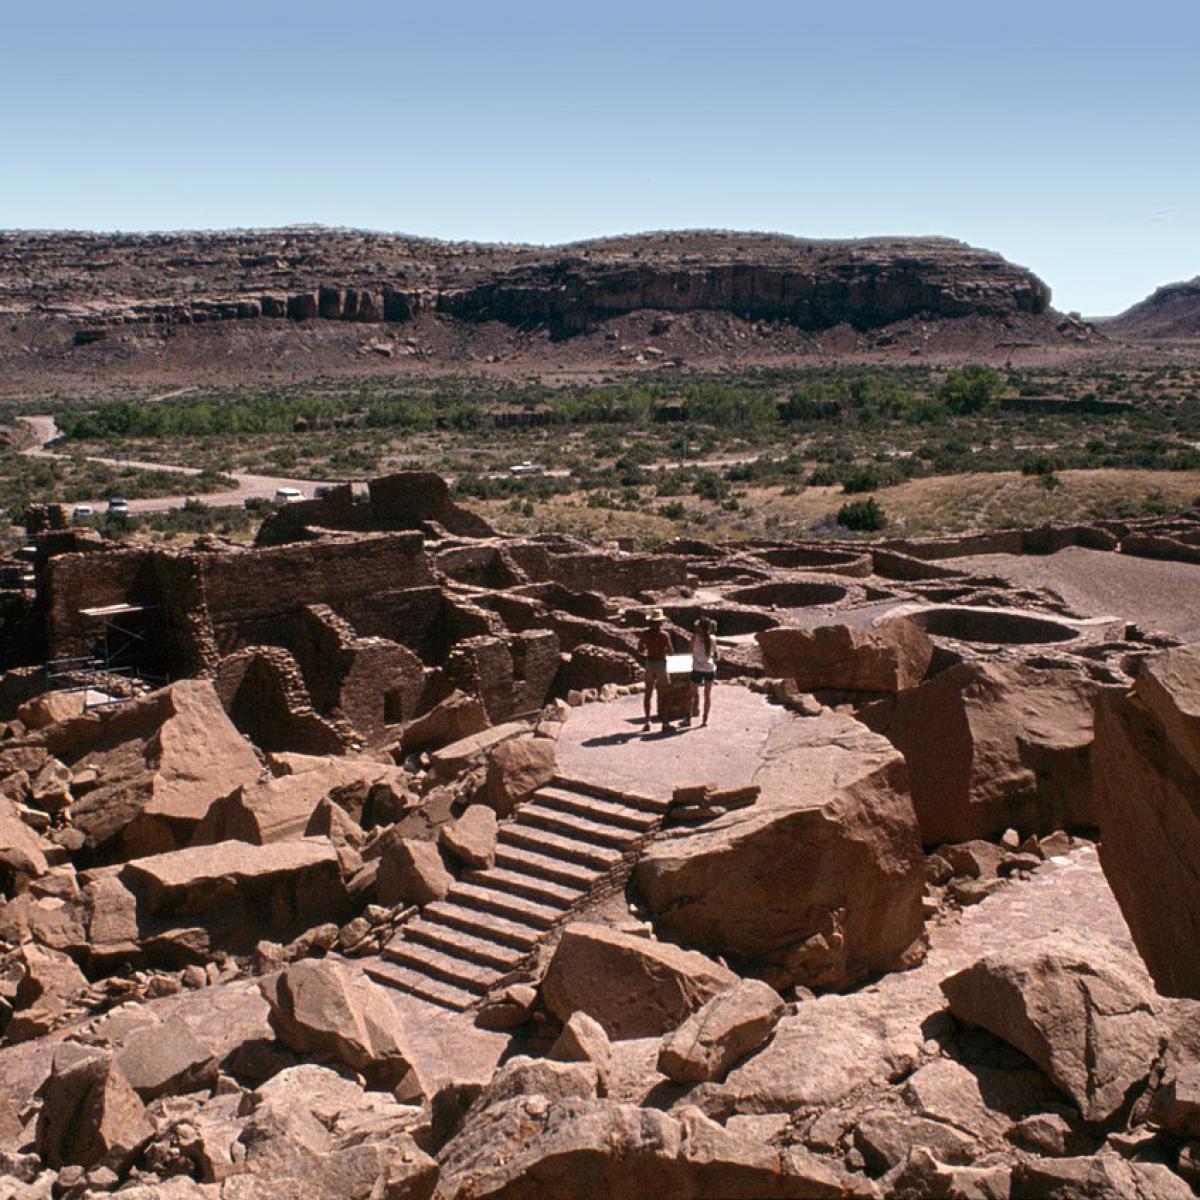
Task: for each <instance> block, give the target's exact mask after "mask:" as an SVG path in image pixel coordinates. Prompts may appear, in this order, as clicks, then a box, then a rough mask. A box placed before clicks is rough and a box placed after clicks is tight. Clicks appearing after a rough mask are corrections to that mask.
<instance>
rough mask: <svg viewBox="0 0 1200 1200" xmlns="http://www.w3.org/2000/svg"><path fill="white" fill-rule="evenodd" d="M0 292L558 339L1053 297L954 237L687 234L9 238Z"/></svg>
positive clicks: (997, 310)
mask: <svg viewBox="0 0 1200 1200" xmlns="http://www.w3.org/2000/svg"><path fill="white" fill-rule="evenodd" d="M0 296H3V298H4V307H5V309H6V311H7V312H8V313H9V314H12V315H26V314H46V315H51V316H60V317H66V318H69V319H72V320H77V321H81V322H84V323H89V324H93V325H94V324H97V323H105V322H107V323H132V324H202V323H208V322H214V321H242V320H258V319H264V318H267V319H271V318H274V319H280V320H284V319H290V320H293V321H308V320H337V321H358V322H380V321H388V322H393V321H406V320H409V319H410V318H412V317H413V316H415V315H416V314H417V313H419V312H422V311H431V312H440V313H444V314H448V315H450V316H453V317H457V318H459V319H461V320H463V321H467V322H472V323H474V322H482V321H500V322H504V323H506V324H509V325H518V326H527V325H540V326H544V327H548V328H549V329H550V330H551V332H552V333H553V334H556V335H558V336H567V335H570V334H572V333H577V332H580V331H582V330H584V329H586V328H588V327H589V326H591V325H593V324H595V323H596V322H598V321H602V320H604V319H605V318H608V317H613V316H619V315H622V314H626V313H630V312H634V311H637V310H639V309H652V310H656V311H657V310H666V311H671V312H695V311H710V312H728V313H732V314H735V315H737V316H742V317H747V318H751V319H760V318H761V319H767V320H783V321H788V322H791V323H793V324H795V325H796V326H798V327H799V328H801V329H805V330H821V329H827V328H830V327H832V326H835V325H841V324H848V325H851V326H853V327H855V328H856V329H859V330H867V329H874V328H878V327H880V326H883V325H888V324H891V323H892V322H895V321H901V320H904V319H906V318H909V317H913V316H918V315H921V316H928V317H931V318H940V317H949V318H955V317H966V316H982V317H998V318H1006V317H1010V316H1014V315H1018V314H1033V315H1037V314H1041V313H1043V312H1045V311H1046V310H1047V308H1048V306H1049V301H1050V293H1049V289H1048V288H1047V287H1046V285H1045V284H1044V283H1042V281H1041V280H1039V279H1038V278H1036V276H1034V275H1032V274H1031V273H1030V272H1029V271H1027V270H1025V269H1024V268H1022V267H1017V266H1013V265H1012V264H1010V263H1008V262H1006V261H1005V260H1004V259H1003V258H1001V257H1000V256H999V255H997V254H993V253H991V252H989V251H985V250H977V249H974V248H972V247H970V246H967V245H964V244H963V243H961V242H956V241H952V240H950V239H947V238H872V239H864V240H859V241H809V240H803V239H799V238H790V237H783V236H781V235H772V234H744V233H715V232H690V233H680V234H672V233H660V234H644V235H639V236H637V237H627V238H610V239H604V240H600V241H593V242H580V243H576V244H574V245H570V246H561V247H547V248H542V247H533V246H489V245H473V244H460V245H450V244H446V243H440V242H432V241H425V240H421V239H415V238H406V237H403V236H400V235H388V234H367V233H360V232H351V231H335V230H274V231H270V230H266V231H256V232H249V233H237V234H233V233H229V234H189V233H180V234H160V235H99V234H30V233H10V234H4V235H0ZM82 334H83V339H87V338H88V334H87V331H86V330H84V331H82ZM83 339H81V340H83Z"/></svg>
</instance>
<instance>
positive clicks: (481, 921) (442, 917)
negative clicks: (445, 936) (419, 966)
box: [424, 887, 553, 950]
mask: <svg viewBox="0 0 1200 1200" xmlns="http://www.w3.org/2000/svg"><path fill="white" fill-rule="evenodd" d="M458 891H459V888H457V887H456V888H455V889H454V891H453V892H452V893H451V896H456V895H457V893H458ZM500 894H501V895H502V894H503V893H500ZM506 899H508V900H510V901H511V900H512V899H513V897H511V896H508V897H506ZM526 903H527V902H526ZM424 915H425V916H426V917H428V918H429V919H430V920H432V921H437V922H439V923H441V924H443V925H450V926H452V927H453V928H455V929H461V930H463V931H465V932H466V933H473V934H475V935H476V936H477V937H485V938H487V937H490V938H494V939H495V940H496V941H498V942H503V943H504V944H505V945H506V946H515V947H516V948H517V949H518V950H532V949H533V948H534V946H536V945H537V944H538V942H539V941H540V940H541V939H542V937H543V935H544V934H545V932H546V929H547V928H548V926H549V924H551V923H552V920H553V919H552V920H551V921H550V922H547V924H546V925H542V926H540V927H538V926H534V925H527V924H525V923H524V922H523V921H513V920H509V919H507V918H505V917H502V916H500V915H499V914H498V913H496V912H488V911H484V910H483V909H482V908H474V907H471V906H469V905H467V904H465V903H461V904H460V903H456V901H455V900H453V899H449V898H447V899H446V900H435V901H434V902H433V903H432V904H427V905H426V906H425V911H424Z"/></svg>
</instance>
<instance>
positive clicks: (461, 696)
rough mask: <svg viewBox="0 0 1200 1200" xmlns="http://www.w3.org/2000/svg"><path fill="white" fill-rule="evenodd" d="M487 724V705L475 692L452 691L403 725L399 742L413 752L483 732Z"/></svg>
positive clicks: (405, 751)
mask: <svg viewBox="0 0 1200 1200" xmlns="http://www.w3.org/2000/svg"><path fill="white" fill-rule="evenodd" d="M489 725H491V721H490V720H489V719H488V715H487V709H486V708H484V706H483V701H482V700H480V699H479V697H478V696H468V695H466V694H465V693H463V692H460V691H453V692H451V693H450V695H448V696H447V697H446V698H445V699H444V700H439V701H438V702H437V704H435V705H434V706H433V707H432V708H431V709H430V710H429V711H428V712H427V713H424V714H423V715H422V716H419V717H417V718H416V719H415V720H413V721H410V722H409V723H408V724H407V725H406V726H405V727H404V737H403V741H402V743H401V744H402V746H403V749H404V753H405V754H413V753H416V752H417V751H419V750H429V749H431V748H436V747H440V746H446V745H449V744H450V743H452V742H457V741H461V740H462V739H463V738H467V737H471V736H473V735H474V734H477V733H482V732H483V731H484V730H485V729H487V728H488V726H489Z"/></svg>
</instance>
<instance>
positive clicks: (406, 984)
mask: <svg viewBox="0 0 1200 1200" xmlns="http://www.w3.org/2000/svg"><path fill="white" fill-rule="evenodd" d="M363 969H364V970H365V971H366V973H367V974H368V975H369V976H370V977H371V978H372V979H373V980H374V981H375V982H376V983H381V984H383V985H384V987H390V988H395V989H397V991H401V992H409V993H411V994H412V995H414V996H418V997H420V998H421V999H422V1000H429V1001H432V1002H433V1003H434V1004H440V1005H441V1006H442V1007H443V1008H449V1009H453V1010H454V1011H455V1012H462V1011H463V1009H466V1008H470V1007H471V1005H472V1004H474V1003H475V1002H476V1001H477V1000H478V999H479V997H478V996H477V995H476V994H475V993H474V992H468V991H465V990H464V989H463V988H459V987H455V986H454V985H453V984H452V983H447V982H446V981H445V980H443V979H434V978H433V977H432V976H430V975H426V974H425V973H424V972H423V971H414V970H413V969H412V968H411V967H402V966H400V964H399V963H392V962H388V961H387V960H386V959H378V960H376V961H375V962H370V963H367V964H366V965H365V966H364V968H363Z"/></svg>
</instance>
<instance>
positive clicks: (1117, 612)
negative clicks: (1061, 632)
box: [941, 546, 1200, 641]
mask: <svg viewBox="0 0 1200 1200" xmlns="http://www.w3.org/2000/svg"><path fill="white" fill-rule="evenodd" d="M941 562H942V565H944V566H948V567H954V568H957V569H959V570H963V571H970V572H972V573H973V574H977V575H998V576H1000V577H1001V578H1003V579H1006V580H1008V581H1009V582H1010V583H1011V584H1012V585H1013V586H1014V587H1022V588H1050V589H1052V590H1053V591H1056V592H1057V593H1058V594H1059V595H1060V596H1061V597H1062V598H1063V599H1064V600H1065V601H1066V602H1067V604H1069V605H1070V606H1071V608H1072V609H1074V610H1075V612H1076V613H1078V615H1080V616H1084V617H1102V616H1116V617H1123V618H1124V619H1125V620H1127V621H1135V622H1136V623H1137V624H1139V625H1141V626H1142V627H1143V628H1144V629H1147V630H1152V629H1153V630H1162V631H1163V632H1166V633H1171V634H1174V635H1175V636H1176V637H1180V638H1183V639H1184V640H1185V641H1192V640H1200V565H1198V564H1194V563H1180V562H1166V561H1160V560H1158V559H1149V558H1135V557H1133V556H1132V555H1125V554H1111V553H1109V552H1107V551H1103V550H1085V549H1083V548H1081V547H1079V546H1071V547H1068V548H1067V549H1066V550H1060V551H1059V552H1058V553H1057V554H1049V555H1045V556H1034V555H1014V554H983V555H978V556H974V557H970V558H950V559H945V560H941Z"/></svg>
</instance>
